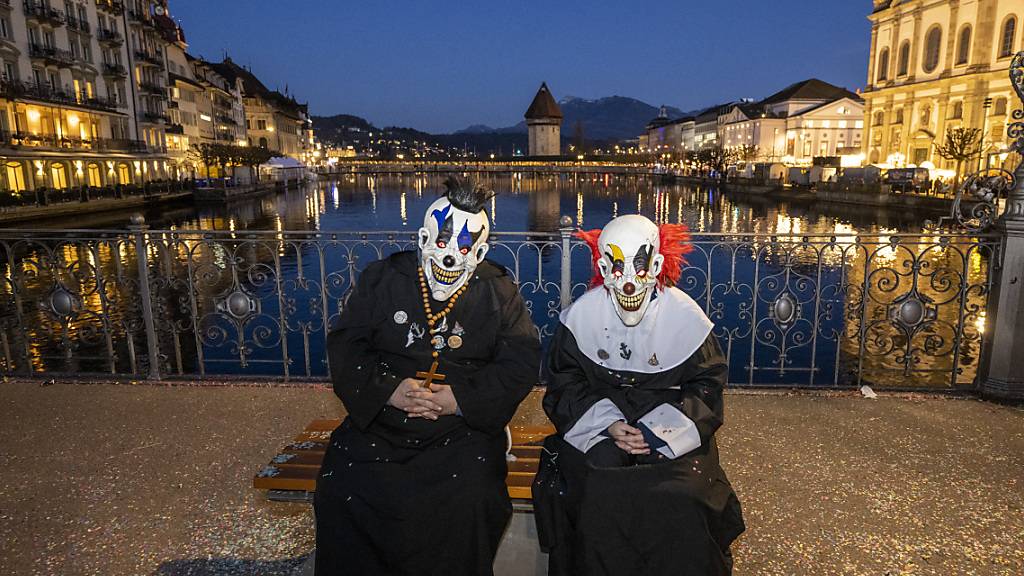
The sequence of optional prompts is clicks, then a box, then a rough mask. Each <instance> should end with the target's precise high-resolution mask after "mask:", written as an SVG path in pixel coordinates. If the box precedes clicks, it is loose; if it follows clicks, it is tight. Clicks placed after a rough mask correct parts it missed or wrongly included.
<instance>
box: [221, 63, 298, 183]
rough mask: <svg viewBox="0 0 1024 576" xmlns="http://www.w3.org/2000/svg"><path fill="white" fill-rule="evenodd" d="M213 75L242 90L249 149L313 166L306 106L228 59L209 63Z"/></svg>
mask: <svg viewBox="0 0 1024 576" xmlns="http://www.w3.org/2000/svg"><path fill="white" fill-rule="evenodd" d="M209 66H210V68H212V69H213V70H214V71H215V72H217V73H218V74H219V75H220V76H222V77H223V78H225V79H227V80H228V81H229V82H233V83H234V82H237V83H238V85H239V86H240V88H241V93H242V99H243V105H244V110H245V124H244V126H243V127H244V128H245V130H246V134H247V142H248V144H249V145H250V146H260V147H262V148H268V149H270V150H273V151H275V152H279V153H280V154H281V156H288V157H291V158H294V159H296V160H299V161H301V162H304V163H306V164H310V163H312V156H313V154H314V153H315V150H316V146H315V142H314V140H313V122H312V120H311V119H310V117H309V107H308V106H307V105H306V104H299V103H298V102H297V101H296V100H295V98H294V97H292V96H289V95H286V94H282V93H281V92H278V91H276V90H270V89H269V88H267V87H266V86H265V85H264V84H263V83H262V82H260V80H259V78H257V77H256V76H255V75H254V74H253V73H252V72H251V71H250V70H248V69H246V68H243V67H242V66H239V65H238V64H236V63H235V62H234V61H232V60H231V58H225V59H224V61H223V62H220V63H217V64H209Z"/></svg>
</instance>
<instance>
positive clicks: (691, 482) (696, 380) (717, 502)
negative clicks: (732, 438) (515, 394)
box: [533, 319, 744, 576]
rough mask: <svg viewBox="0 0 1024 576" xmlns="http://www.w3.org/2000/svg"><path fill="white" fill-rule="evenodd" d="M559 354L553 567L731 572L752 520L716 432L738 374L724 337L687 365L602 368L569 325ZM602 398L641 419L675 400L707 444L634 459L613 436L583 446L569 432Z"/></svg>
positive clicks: (548, 541)
mask: <svg viewBox="0 0 1024 576" xmlns="http://www.w3.org/2000/svg"><path fill="white" fill-rule="evenodd" d="M678 321H679V322H686V319H679V320H678ZM670 345H671V344H670ZM548 360H549V367H550V372H551V374H550V379H549V382H548V389H547V393H546V395H545V397H544V410H545V412H546V413H547V415H548V417H549V418H550V419H551V421H552V422H553V423H554V424H555V427H556V429H557V430H558V434H556V435H553V436H549V437H548V438H547V439H546V441H545V450H544V452H543V454H542V459H541V467H540V471H539V473H538V475H537V478H536V479H535V482H534V488H533V494H534V504H535V507H536V519H537V524H538V533H539V536H540V540H541V546H542V548H544V549H545V551H547V552H548V553H549V555H550V556H549V575H550V576H563V575H573V576H613V575H614V576H628V575H635V574H643V575H645V576H659V575H666V576H667V575H672V576H727V575H728V574H731V571H732V556H731V553H730V551H729V546H730V544H731V543H732V542H733V541H734V540H735V539H736V538H737V537H738V536H739V535H740V534H741V533H742V532H743V531H744V524H743V516H742V512H741V509H740V504H739V500H738V499H737V497H736V495H735V493H734V491H733V489H732V487H731V485H730V484H729V481H728V479H727V477H726V475H725V472H724V471H723V470H722V468H721V466H720V465H719V460H718V448H717V445H716V444H715V440H714V434H715V431H716V430H717V429H718V428H719V426H721V424H722V421H723V406H722V389H723V387H724V385H725V383H726V378H727V372H728V367H727V364H726V361H725V357H724V355H723V354H722V351H721V349H720V347H719V344H718V340H717V339H716V338H715V336H714V335H713V334H708V335H707V336H706V339H705V340H704V341H703V344H700V345H699V347H698V348H697V350H696V351H695V352H693V353H692V354H691V355H690V356H689V357H688V358H687V359H686V360H685V361H683V362H682V363H681V364H679V365H677V366H674V367H671V368H669V369H666V370H663V371H660V372H653V373H650V372H647V373H644V372H632V371H621V370H609V369H607V368H605V367H602V366H600V365H599V364H598V363H596V362H594V361H593V360H591V358H588V356H587V355H585V354H584V353H583V352H581V350H580V348H579V345H578V344H577V339H576V338H575V337H574V335H573V332H572V331H571V330H570V329H569V328H567V327H566V326H565V325H564V324H563V325H560V326H559V329H558V331H557V333H556V334H555V337H554V339H553V341H552V345H551V350H550V351H549V356H548ZM602 400H610V401H611V402H612V403H614V405H615V407H617V408H618V409H619V410H620V411H621V413H622V415H623V417H624V418H623V419H624V420H625V421H626V422H627V423H629V424H631V425H636V422H637V420H639V419H640V418H641V417H643V416H644V415H646V414H648V413H650V412H651V411H652V410H654V409H655V408H657V407H659V406H661V405H662V404H668V405H669V406H671V407H672V408H674V409H678V410H679V411H681V412H682V413H683V414H684V415H685V416H686V417H687V418H689V419H690V420H691V421H692V422H693V424H694V426H695V428H696V431H697V432H699V435H700V440H701V442H700V446H699V447H698V448H696V449H694V450H692V451H690V452H688V453H685V454H683V455H681V456H679V457H678V458H675V459H669V458H667V457H666V456H664V455H662V454H659V453H658V452H656V451H655V450H652V451H651V454H650V455H640V456H630V455H628V454H626V453H625V452H624V451H622V450H619V449H618V448H617V447H616V446H615V444H614V441H613V440H611V439H610V438H608V439H605V440H603V441H600V442H599V443H597V444H596V445H595V446H593V447H592V448H590V449H589V450H588V451H587V452H586V453H584V452H581V451H580V450H579V449H577V448H576V447H574V446H573V445H570V444H569V443H568V442H567V441H566V440H565V435H566V433H567V432H568V431H570V430H572V429H573V426H574V425H575V424H576V423H577V422H578V421H579V420H580V419H581V417H583V416H584V415H585V414H587V413H588V411H589V410H590V409H591V408H592V407H594V406H595V404H597V403H598V402H601V401H602Z"/></svg>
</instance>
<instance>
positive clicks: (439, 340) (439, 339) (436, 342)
mask: <svg viewBox="0 0 1024 576" xmlns="http://www.w3.org/2000/svg"><path fill="white" fill-rule="evenodd" d="M430 343H431V344H432V345H433V346H434V350H441V349H442V348H444V336H441V335H440V334H438V335H436V336H434V337H433V338H431V339H430Z"/></svg>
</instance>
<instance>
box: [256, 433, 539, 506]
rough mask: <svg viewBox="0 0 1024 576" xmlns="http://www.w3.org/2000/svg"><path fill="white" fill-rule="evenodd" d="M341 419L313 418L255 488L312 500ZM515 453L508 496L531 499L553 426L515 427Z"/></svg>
mask: <svg viewBox="0 0 1024 576" xmlns="http://www.w3.org/2000/svg"><path fill="white" fill-rule="evenodd" d="M340 423H341V421H340V420H313V421H312V422H310V423H309V425H308V426H306V429H305V430H303V431H302V433H301V434H299V435H298V436H296V437H295V438H294V439H293V440H292V442H291V443H290V444H288V445H287V446H285V447H284V448H283V449H281V452H280V453H279V454H277V455H276V456H274V457H273V458H272V459H271V460H270V463H268V464H267V465H266V466H264V467H263V469H261V470H260V471H259V472H258V473H257V474H256V476H255V477H254V478H253V480H252V485H253V487H254V488H256V489H259V490H266V491H267V498H269V499H271V500H280V501H290V502H310V501H312V499H313V492H315V491H316V478H317V475H318V474H319V473H320V466H321V464H323V460H324V453H325V451H326V450H327V443H328V442H329V441H330V438H331V432H333V431H334V429H335V428H337V427H338V424H340ZM511 429H512V454H513V455H514V456H515V457H516V459H515V460H514V461H511V462H509V463H508V478H507V479H506V480H505V484H506V485H507V486H508V495H509V497H511V498H514V499H517V500H530V499H531V493H530V486H531V484H533V477H534V476H535V475H536V474H537V466H538V464H539V462H540V450H541V444H542V443H543V442H544V438H545V437H546V436H548V435H549V434H552V433H554V431H555V430H554V428H553V427H552V426H518V425H513V426H511Z"/></svg>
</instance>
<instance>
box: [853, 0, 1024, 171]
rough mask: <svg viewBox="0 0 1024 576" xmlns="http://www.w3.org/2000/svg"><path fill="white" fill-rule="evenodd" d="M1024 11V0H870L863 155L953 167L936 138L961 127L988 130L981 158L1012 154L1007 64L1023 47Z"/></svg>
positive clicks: (996, 162) (890, 162)
mask: <svg viewBox="0 0 1024 576" xmlns="http://www.w3.org/2000/svg"><path fill="white" fill-rule="evenodd" d="M1021 18H1024V0H939V1H933V2H927V3H925V2H908V1H899V0H874V3H873V11H872V13H871V14H870V15H869V16H868V19H869V20H870V21H871V52H870V60H869V61H868V80H867V87H866V89H865V91H864V99H865V108H864V120H865V124H867V136H866V139H865V143H864V148H865V153H866V155H867V161H868V162H870V163H872V164H879V165H882V166H897V167H898V166H906V165H915V166H925V167H932V166H934V167H937V168H944V169H946V170H949V169H952V168H954V167H955V165H956V161H954V160H947V159H943V158H941V157H940V156H939V155H938V154H937V153H936V151H935V146H936V144H941V143H942V141H943V140H944V138H945V134H946V132H947V130H949V129H950V128H954V127H960V126H962V127H969V128H977V129H980V130H981V131H982V138H983V141H982V144H983V148H984V152H983V157H982V158H981V159H979V163H981V164H986V165H990V166H1000V165H1003V164H1004V163H1007V162H1008V160H1007V156H1008V154H1009V147H1008V141H1007V136H1006V125H1007V123H1008V121H1009V118H1008V114H1010V112H1011V103H1012V102H1013V88H1012V87H1011V85H1010V80H1009V76H1008V72H1007V70H1008V68H1009V64H1010V60H1011V59H1012V57H1013V55H1014V54H1015V53H1016V52H1018V51H1019V50H1021V49H1024V32H1022V31H1021V25H1022V23H1021ZM1007 167H1008V164H1007Z"/></svg>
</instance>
